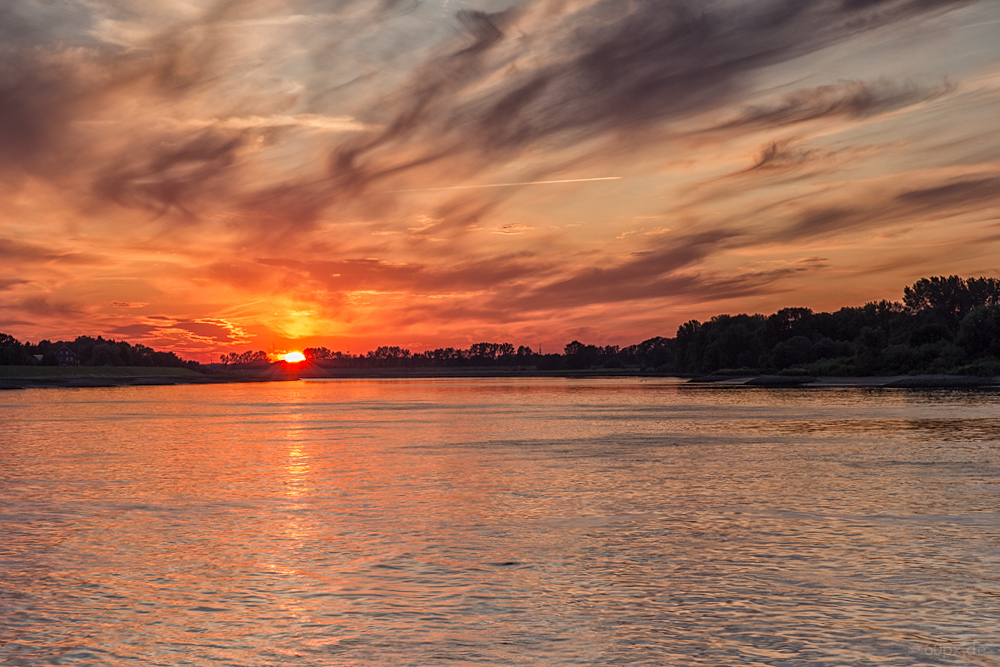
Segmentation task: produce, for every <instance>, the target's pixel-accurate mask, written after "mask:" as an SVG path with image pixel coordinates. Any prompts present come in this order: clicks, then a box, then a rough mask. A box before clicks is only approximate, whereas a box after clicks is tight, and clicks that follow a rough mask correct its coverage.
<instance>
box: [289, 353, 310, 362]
mask: <svg viewBox="0 0 1000 667" xmlns="http://www.w3.org/2000/svg"><path fill="white" fill-rule="evenodd" d="M284 360H285V361H287V362H288V363H290V364H297V363H299V362H302V361H305V360H306V357H305V355H304V354H302V353H301V352H289V353H288V354H286V355H285V356H284Z"/></svg>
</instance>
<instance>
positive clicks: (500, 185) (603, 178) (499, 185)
mask: <svg viewBox="0 0 1000 667" xmlns="http://www.w3.org/2000/svg"><path fill="white" fill-rule="evenodd" d="M623 178H624V176H601V177H599V178H566V179H562V180H558V181H525V182H522V183H486V184H483V185H451V186H448V187H444V188H414V189H412V190H384V191H382V192H381V193H378V194H393V193H396V192H433V191H435V190H472V189H475V188H509V187H512V186H515V185H549V184H552V183H586V182H587V181H620V180H622V179H623Z"/></svg>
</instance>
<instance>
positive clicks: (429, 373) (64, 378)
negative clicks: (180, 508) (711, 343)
mask: <svg viewBox="0 0 1000 667" xmlns="http://www.w3.org/2000/svg"><path fill="white" fill-rule="evenodd" d="M616 377H617V378H626V377H658V378H662V377H677V376H675V375H670V374H664V373H655V372H648V371H641V370H639V369H620V368H614V369H612V368H602V369H590V370H571V371H567V370H560V371H539V370H536V369H532V368H513V369H512V368H338V369H331V368H320V367H315V366H312V367H310V366H307V367H297V366H290V365H287V364H275V365H272V366H269V367H267V368H263V369H245V370H226V371H225V372H218V371H215V372H211V373H200V372H198V371H195V370H191V369H188V368H150V367H122V366H96V367H83V366H76V367H58V366H0V389H38V388H83V387H133V386H157V385H177V384H220V383H244V382H289V381H296V380H338V379H345V380H346V379H359V380H363V379H399V380H405V379H433V378H442V379H445V378H457V379H460V378H469V379H472V378H616ZM677 380H678V381H679V382H684V383H689V384H692V385H700V386H713V387H762V388H768V387H770V388H782V387H792V388H836V387H871V388H886V389H937V388H941V389H945V388H969V389H977V388H984V389H990V388H997V389H1000V377H976V376H968V375H890V376H867V377H834V376H828V377H812V376H788V375H747V376H728V375H709V376H701V377H677Z"/></svg>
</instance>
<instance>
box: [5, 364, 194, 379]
mask: <svg viewBox="0 0 1000 667" xmlns="http://www.w3.org/2000/svg"><path fill="white" fill-rule="evenodd" d="M144 377H177V378H196V377H204V376H203V375H202V374H201V373H198V372H197V371H193V370H191V369H190V368H169V367H168V368H159V367H152V366H0V378H12V379H13V378H16V379H47V378H52V379H56V378H107V379H112V378H144Z"/></svg>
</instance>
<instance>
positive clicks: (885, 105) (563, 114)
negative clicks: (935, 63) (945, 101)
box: [330, 0, 971, 192]
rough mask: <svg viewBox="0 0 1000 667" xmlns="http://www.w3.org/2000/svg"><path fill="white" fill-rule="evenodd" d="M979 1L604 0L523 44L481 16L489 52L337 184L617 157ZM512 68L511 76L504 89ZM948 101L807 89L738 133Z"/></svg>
mask: <svg viewBox="0 0 1000 667" xmlns="http://www.w3.org/2000/svg"><path fill="white" fill-rule="evenodd" d="M970 2H971V0H952V1H951V2H947V1H944V0H941V1H939V2H932V3H931V2H921V3H917V2H907V1H904V0H886V1H885V2H880V3H877V4H873V5H871V6H870V7H862V6H860V5H859V6H850V7H848V6H846V5H844V4H843V3H841V2H837V1H833V0H825V1H824V0H819V1H813V0H809V1H808V2H807V1H806V0H799V1H795V0H778V1H770V2H743V3H704V2H694V1H688V0H660V1H655V0H639V1H636V2H629V3H622V2H620V1H619V0H605V1H603V2H597V3H595V4H594V5H593V6H591V7H590V8H588V9H587V10H584V11H583V12H580V13H577V14H571V15H568V16H566V17H564V18H563V20H562V21H561V22H559V23H557V24H556V25H549V26H546V32H545V33H544V34H534V35H533V34H530V33H529V34H527V35H526V36H523V37H520V38H518V39H517V40H514V39H513V38H511V37H507V38H504V37H502V36H501V35H502V31H501V30H500V29H499V28H497V29H495V30H493V29H489V28H488V27H487V26H489V25H495V22H492V19H491V17H489V16H487V15H477V21H478V23H477V24H476V25H477V26H481V27H480V28H479V29H480V31H481V34H482V37H481V38H477V41H476V42H475V44H477V45H478V46H477V47H476V48H469V47H465V48H462V49H460V50H457V51H455V52H453V53H451V54H449V55H445V56H440V57H438V58H436V59H435V60H433V61H432V62H431V63H430V64H428V66H426V67H424V68H422V69H420V70H418V71H417V72H416V74H415V75H414V77H413V79H412V82H411V83H410V85H409V87H408V88H406V89H405V90H403V91H401V92H400V93H399V94H398V95H397V96H395V97H394V98H393V99H392V100H391V102H392V107H393V108H396V109H399V111H398V112H397V113H396V114H395V115H394V116H393V117H392V118H390V119H388V121H387V122H386V123H385V129H384V130H382V131H380V132H377V133H372V134H369V135H368V136H365V137H362V138H359V139H358V140H356V141H354V142H352V143H349V144H346V145H343V146H341V147H340V148H338V149H337V150H335V151H334V153H333V157H332V159H331V163H330V168H331V174H332V176H333V179H334V183H335V185H336V187H338V188H340V189H342V190H343V191H346V192H356V191H358V190H359V189H363V188H364V187H365V186H366V185H367V183H369V182H371V181H373V180H380V179H385V178H388V177H392V176H396V175H398V174H401V173H404V172H407V171H410V170H416V169H422V168H426V167H428V166H429V165H432V164H436V163H439V162H442V161H445V160H450V159H458V160H460V161H461V164H462V165H463V167H464V168H465V169H466V172H467V173H469V172H470V171H474V170H476V169H478V168H485V167H486V166H493V165H495V164H496V161H497V160H503V159H504V158H505V156H508V155H516V154H519V153H520V151H523V150H525V149H527V148H529V147H533V148H534V147H540V146H546V145H549V144H556V145H560V146H564V145H568V144H572V143H574V142H579V141H582V140H585V139H591V138H594V137H598V136H603V137H606V138H608V139H609V140H610V139H613V140H614V142H616V144H617V145H618V146H620V145H621V144H622V143H623V142H624V143H626V144H628V143H634V142H642V141H645V140H647V138H648V130H649V129H650V127H652V126H654V125H658V124H661V123H664V122H668V121H670V120H672V119H678V118H681V117H683V116H685V115H687V114H689V113H693V112H697V111H703V110H706V109H713V108H717V107H719V106H721V105H725V104H731V103H733V102H734V101H736V100H737V99H738V95H739V94H740V93H742V92H744V91H745V90H746V89H747V87H748V86H749V85H750V82H751V81H752V79H753V76H754V75H755V74H756V73H757V72H758V71H760V70H761V69H762V68H764V67H767V66H770V65H774V64H777V63H780V62H784V61H788V60H791V59H794V58H797V57H800V56H802V55H805V54H807V53H811V52H814V51H816V50H819V49H822V48H825V47H827V46H830V45H831V44H834V43H836V42H838V41H841V40H845V39H847V38H849V37H851V36H853V35H855V34H857V33H858V32H862V31H868V30H872V29H875V28H879V27H884V26H887V25H890V24H892V23H893V22H896V21H901V20H904V19H907V18H911V17H914V16H917V15H920V14H922V13H926V12H930V11H934V10H939V9H945V8H950V7H958V6H961V5H965V4H970ZM463 16H466V21H468V18H467V15H463ZM518 28H519V29H520V25H518ZM531 29H532V26H527V27H525V30H531ZM536 29H539V30H541V29H542V28H541V27H536ZM477 34H479V33H477ZM487 36H488V38H487ZM525 54H533V55H535V56H536V57H534V58H532V59H531V60H526V59H522V60H518V61H517V66H516V67H512V66H511V62H512V60H511V59H512V58H515V57H516V56H520V55H525ZM501 69H509V74H508V75H506V76H503V77H501V78H500V80H499V82H496V83H494V78H495V77H494V75H495V74H496V72H497V71H499V70H501ZM942 91H943V89H935V90H924V89H921V88H919V87H917V86H914V85H910V84H906V85H895V84H892V83H891V82H888V81H878V82H874V83H859V82H847V83H844V84H840V85H837V86H824V87H818V88H811V89H805V90H803V91H799V92H797V93H794V94H792V95H790V96H788V97H786V98H785V99H784V100H782V102H780V103H779V104H777V105H775V106H773V107H757V108H752V109H749V110H747V112H746V113H745V114H744V115H743V116H742V117H740V118H739V119H736V120H734V121H732V123H730V129H731V128H732V127H735V126H737V125H745V126H749V125H753V126H760V125H765V124H788V123H795V122H802V121H804V120H809V119H813V118H818V117H822V116H824V115H845V116H849V117H863V116H866V115H872V114H876V113H883V112H885V111H888V110H892V109H895V108H899V107H901V106H905V105H909V104H914V103H915V102H918V101H922V100H926V99H931V98H933V97H935V96H938V95H940V94H942ZM401 155H402V156H405V158H400V156H401Z"/></svg>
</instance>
